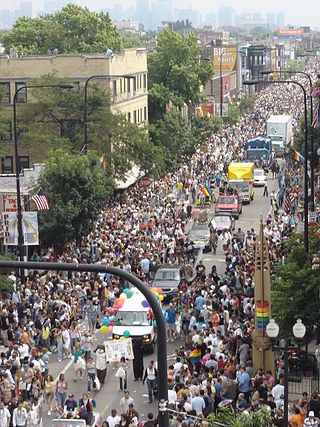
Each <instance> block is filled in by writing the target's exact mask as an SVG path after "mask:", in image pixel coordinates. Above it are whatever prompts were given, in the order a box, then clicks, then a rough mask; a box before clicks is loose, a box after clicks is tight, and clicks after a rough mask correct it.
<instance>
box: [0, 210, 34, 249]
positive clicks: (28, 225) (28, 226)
mask: <svg viewBox="0 0 320 427" xmlns="http://www.w3.org/2000/svg"><path fill="white" fill-rule="evenodd" d="M2 220H3V244H4V245H7V246H11V245H12V246H17V245H18V215H17V214H16V213H15V212H3V214H2ZM22 232H23V239H24V245H25V246H34V245H39V228H38V214H37V212H24V213H23V214H22Z"/></svg>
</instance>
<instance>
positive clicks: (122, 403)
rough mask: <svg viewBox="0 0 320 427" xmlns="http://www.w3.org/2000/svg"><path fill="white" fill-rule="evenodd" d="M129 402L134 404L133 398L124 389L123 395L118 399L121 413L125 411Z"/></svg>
mask: <svg viewBox="0 0 320 427" xmlns="http://www.w3.org/2000/svg"><path fill="white" fill-rule="evenodd" d="M130 404H133V405H135V403H134V399H133V398H132V397H131V396H130V393H129V391H128V390H125V392H124V396H123V397H122V398H121V399H120V411H121V413H122V414H125V413H127V411H128V409H129V405H130Z"/></svg>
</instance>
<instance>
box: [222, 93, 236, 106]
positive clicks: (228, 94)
mask: <svg viewBox="0 0 320 427" xmlns="http://www.w3.org/2000/svg"><path fill="white" fill-rule="evenodd" d="M224 97H225V100H226V101H227V103H228V104H229V105H233V104H234V101H233V99H232V96H231V95H230V92H228V93H226V94H225V95H224Z"/></svg>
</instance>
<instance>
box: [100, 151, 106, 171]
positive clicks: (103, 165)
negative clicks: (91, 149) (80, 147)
mask: <svg viewBox="0 0 320 427" xmlns="http://www.w3.org/2000/svg"><path fill="white" fill-rule="evenodd" d="M99 163H100V166H101V168H102V169H103V170H104V172H105V171H106V159H105V157H104V154H102V156H101V157H100V160H99Z"/></svg>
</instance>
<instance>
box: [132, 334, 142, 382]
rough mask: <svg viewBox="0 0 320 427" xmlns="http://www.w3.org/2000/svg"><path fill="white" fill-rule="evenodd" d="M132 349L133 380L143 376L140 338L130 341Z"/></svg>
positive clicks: (138, 379) (139, 379)
mask: <svg viewBox="0 0 320 427" xmlns="http://www.w3.org/2000/svg"><path fill="white" fill-rule="evenodd" d="M132 349H133V360H132V364H133V377H134V381H141V380H142V377H143V348H142V340H141V339H134V340H133V343H132Z"/></svg>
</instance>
